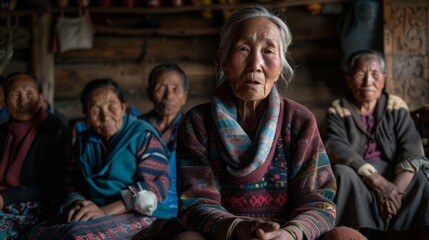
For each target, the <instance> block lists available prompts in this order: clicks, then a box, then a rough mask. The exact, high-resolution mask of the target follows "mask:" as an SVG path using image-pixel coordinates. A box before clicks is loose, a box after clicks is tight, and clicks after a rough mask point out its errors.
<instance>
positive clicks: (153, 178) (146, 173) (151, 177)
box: [122, 132, 170, 209]
mask: <svg viewBox="0 0 429 240" xmlns="http://www.w3.org/2000/svg"><path fill="white" fill-rule="evenodd" d="M167 156H168V152H167V149H166V147H165V146H164V145H163V144H162V142H161V141H160V139H159V138H157V137H156V136H155V135H153V134H152V133H150V132H147V134H146V136H145V140H144V144H143V146H142V148H141V149H140V150H139V151H138V154H137V157H138V161H137V162H138V166H137V171H136V173H135V176H134V179H135V184H133V185H131V186H129V189H132V190H133V192H136V193H138V192H139V191H140V190H147V191H150V192H152V193H154V194H155V196H156V198H157V200H158V202H161V201H163V200H164V199H165V198H166V197H167V192H168V188H169V186H170V179H169V170H168V169H169V164H168V158H167ZM122 196H123V197H124V196H125V195H124V194H122ZM124 200H125V199H124ZM125 202H126V205H127V202H129V201H127V200H125ZM128 208H132V207H130V206H127V209H128Z"/></svg>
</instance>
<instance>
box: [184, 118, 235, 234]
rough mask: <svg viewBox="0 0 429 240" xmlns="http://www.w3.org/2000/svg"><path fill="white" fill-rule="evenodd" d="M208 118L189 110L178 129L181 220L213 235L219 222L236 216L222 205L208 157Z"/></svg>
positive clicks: (195, 228) (192, 227)
mask: <svg viewBox="0 0 429 240" xmlns="http://www.w3.org/2000/svg"><path fill="white" fill-rule="evenodd" d="M206 120H207V119H204V114H202V112H196V111H190V112H189V113H188V114H187V115H186V117H185V118H184V120H183V122H182V124H181V125H180V127H179V129H178V138H177V154H176V159H177V183H178V185H177V188H178V197H179V212H178V219H179V221H180V222H181V223H182V224H183V225H184V226H185V227H186V228H188V229H189V230H194V231H198V232H200V233H204V235H206V236H207V237H208V238H210V237H211V236H213V235H214V233H213V231H214V230H215V229H216V225H217V223H218V222H219V221H220V220H221V219H222V218H224V217H233V215H232V214H230V213H228V212H227V211H226V210H225V209H224V208H223V207H222V206H221V199H220V192H219V188H218V184H217V181H216V180H215V177H214V174H213V171H212V168H211V165H210V162H209V158H208V152H207V151H208V146H207V141H208V134H209V133H208V132H207V129H206V127H205V125H204V123H205V122H206Z"/></svg>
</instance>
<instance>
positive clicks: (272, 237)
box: [233, 219, 294, 240]
mask: <svg viewBox="0 0 429 240" xmlns="http://www.w3.org/2000/svg"><path fill="white" fill-rule="evenodd" d="M233 239H238V240H241V239H243V240H245V239H246V240H247V239H252V240H256V239H258V240H276V239H279V240H280V239H284V240H293V239H294V238H293V237H292V235H290V233H288V232H287V231H285V230H283V229H281V228H280V225H279V224H278V223H276V222H268V221H262V220H258V219H249V220H247V219H246V220H244V221H242V222H240V223H238V224H237V226H236V227H235V231H234V237H233Z"/></svg>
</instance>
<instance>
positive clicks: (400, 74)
mask: <svg viewBox="0 0 429 240" xmlns="http://www.w3.org/2000/svg"><path fill="white" fill-rule="evenodd" d="M384 54H385V57H386V70H387V89H388V91H389V92H390V93H392V94H395V95H398V96H400V97H402V98H403V99H404V100H405V101H406V102H407V104H408V106H409V107H410V110H414V109H418V108H420V107H421V106H423V105H425V104H427V103H429V64H428V63H429V1H427V0H413V1H409V0H384Z"/></svg>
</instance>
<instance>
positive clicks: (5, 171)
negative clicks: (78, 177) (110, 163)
mask: <svg viewBox="0 0 429 240" xmlns="http://www.w3.org/2000/svg"><path fill="white" fill-rule="evenodd" d="M4 90H5V97H6V104H7V107H8V109H9V111H10V117H9V120H8V121H7V122H6V123H3V124H1V125H0V147H1V151H0V229H1V231H0V239H15V238H18V237H19V236H20V235H21V234H22V233H23V232H25V231H26V230H27V229H28V228H29V227H31V226H32V225H33V224H34V223H36V221H37V220H38V219H39V217H40V216H41V215H40V214H42V213H43V212H44V209H45V208H46V207H48V206H49V209H50V210H53V209H54V208H53V205H52V204H53V202H54V201H55V200H59V199H61V197H63V193H64V192H63V191H64V173H65V166H66V163H67V161H68V159H69V157H70V148H71V143H70V140H69V139H70V133H69V132H67V128H66V127H65V126H64V124H63V123H62V122H61V120H59V119H58V118H57V117H56V116H54V115H52V114H50V113H48V112H46V111H44V110H43V109H42V108H41V106H42V105H41V103H42V102H43V101H44V98H43V96H42V95H41V85H40V82H39V80H38V79H37V78H36V77H35V76H33V75H32V74H30V73H24V72H22V73H21V72H18V73H12V74H11V75H9V76H8V77H7V79H6V84H5V87H4Z"/></svg>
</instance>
